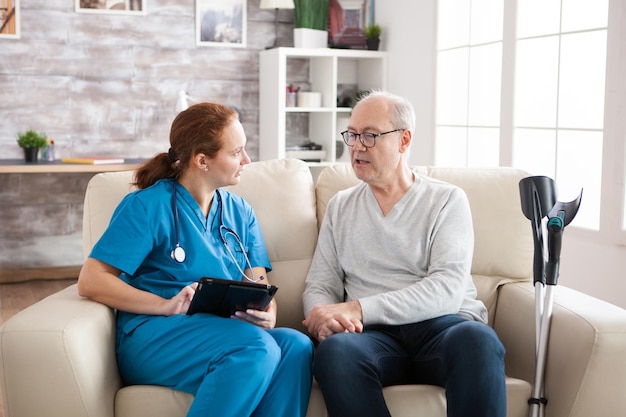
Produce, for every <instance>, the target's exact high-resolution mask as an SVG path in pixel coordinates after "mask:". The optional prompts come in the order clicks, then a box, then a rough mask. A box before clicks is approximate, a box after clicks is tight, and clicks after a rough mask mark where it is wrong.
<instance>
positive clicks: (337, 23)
mask: <svg viewBox="0 0 626 417" xmlns="http://www.w3.org/2000/svg"><path fill="white" fill-rule="evenodd" d="M368 8H369V3H368V1H367V0H330V11H329V25H328V37H329V41H330V45H331V47H333V48H337V49H366V48H367V44H366V39H365V33H364V32H363V29H364V27H365V22H366V15H367V13H368Z"/></svg>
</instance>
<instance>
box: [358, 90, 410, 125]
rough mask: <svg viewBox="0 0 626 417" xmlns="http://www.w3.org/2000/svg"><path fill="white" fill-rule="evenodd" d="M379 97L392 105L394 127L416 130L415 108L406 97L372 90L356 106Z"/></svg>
mask: <svg viewBox="0 0 626 417" xmlns="http://www.w3.org/2000/svg"><path fill="white" fill-rule="evenodd" d="M377 97H380V98H382V99H384V100H385V101H386V102H388V103H389V104H390V105H391V122H392V124H393V125H394V127H396V128H398V129H400V128H401V129H408V130H410V131H411V132H415V110H414V109H413V105H412V104H411V103H410V102H409V100H407V99H406V98H404V97H401V96H399V95H396V94H393V93H390V92H387V91H381V90H370V91H369V92H367V93H365V94H364V95H363V96H361V98H360V99H359V101H358V102H357V104H356V105H355V107H356V106H358V105H359V104H360V103H362V102H364V101H367V100H370V99H372V98H377Z"/></svg>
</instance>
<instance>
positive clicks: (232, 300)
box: [187, 277, 278, 317]
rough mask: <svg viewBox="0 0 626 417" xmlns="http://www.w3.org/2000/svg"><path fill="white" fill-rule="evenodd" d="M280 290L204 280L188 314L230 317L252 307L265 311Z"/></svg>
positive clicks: (262, 286)
mask: <svg viewBox="0 0 626 417" xmlns="http://www.w3.org/2000/svg"><path fill="white" fill-rule="evenodd" d="M277 290H278V287H276V286H275V285H269V284H260V283H256V282H244V281H233V280H229V279H220V278H209V277H202V278H200V281H199V282H198V288H196V293H195V294H194V296H193V299H192V300H191V304H190V305H189V309H188V310H187V314H190V315H191V314H196V313H211V314H216V315H218V316H222V317H230V316H231V315H233V314H234V313H235V311H245V310H246V309H248V308H252V309H255V310H265V309H266V308H267V305H268V304H269V303H270V301H272V298H274V294H276V291H277Z"/></svg>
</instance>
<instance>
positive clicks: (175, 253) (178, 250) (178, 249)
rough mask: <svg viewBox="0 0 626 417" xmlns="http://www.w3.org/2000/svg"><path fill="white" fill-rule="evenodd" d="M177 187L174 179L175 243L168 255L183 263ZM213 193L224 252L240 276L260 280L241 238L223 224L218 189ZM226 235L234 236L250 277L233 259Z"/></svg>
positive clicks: (220, 197) (184, 256) (183, 253)
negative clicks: (256, 275) (215, 198)
mask: <svg viewBox="0 0 626 417" xmlns="http://www.w3.org/2000/svg"><path fill="white" fill-rule="evenodd" d="M177 187H178V181H176V180H174V192H173V193H172V200H171V204H172V212H173V213H174V229H175V233H176V245H175V246H174V249H172V252H170V256H171V258H172V259H173V260H175V261H176V262H178V263H183V262H185V259H186V258H187V254H186V253H185V249H183V247H182V246H180V227H179V222H178V206H177V205H176V189H177ZM215 194H216V195H217V210H218V212H219V219H220V227H219V235H220V239H221V240H222V243H223V244H224V247H225V248H226V252H228V256H230V259H232V261H233V263H234V264H235V266H236V267H237V269H238V270H239V272H240V273H241V276H243V277H244V278H245V279H247V280H248V281H251V282H257V281H261V280H262V279H263V278H264V277H263V276H261V277H259V279H255V278H254V271H253V270H252V265H251V264H250V258H248V254H246V251H245V249H244V247H243V243H241V239H239V235H237V233H236V232H235V231H234V230H233V229H231V228H230V227H227V226H226V225H225V224H224V216H223V215H224V209H223V205H222V195H221V194H220V190H217V189H216V190H215ZM228 235H231V236H232V237H233V238H235V242H237V244H238V245H239V249H241V253H243V256H244V258H245V260H246V266H247V267H248V269H249V270H250V274H251V275H252V278H248V276H247V275H246V274H245V273H244V272H243V269H241V267H240V266H239V264H238V263H237V260H236V259H235V256H234V255H233V252H232V251H231V249H230V246H229V245H228V241H227V240H226V237H227V236H228Z"/></svg>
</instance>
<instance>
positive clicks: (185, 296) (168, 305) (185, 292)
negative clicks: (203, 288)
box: [163, 282, 198, 316]
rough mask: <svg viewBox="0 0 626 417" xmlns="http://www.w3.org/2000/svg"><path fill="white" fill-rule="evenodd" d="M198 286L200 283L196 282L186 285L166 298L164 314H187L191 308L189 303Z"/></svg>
mask: <svg viewBox="0 0 626 417" xmlns="http://www.w3.org/2000/svg"><path fill="white" fill-rule="evenodd" d="M196 288H198V283H197V282H194V283H192V284H189V285H187V286H186V287H184V288H183V289H182V290H180V292H179V293H178V294H176V295H175V296H174V297H172V298H170V299H169V300H166V301H165V303H164V310H163V315H164V316H173V315H174V314H186V313H187V310H188V309H189V304H191V299H192V298H193V295H194V294H195V293H196Z"/></svg>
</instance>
